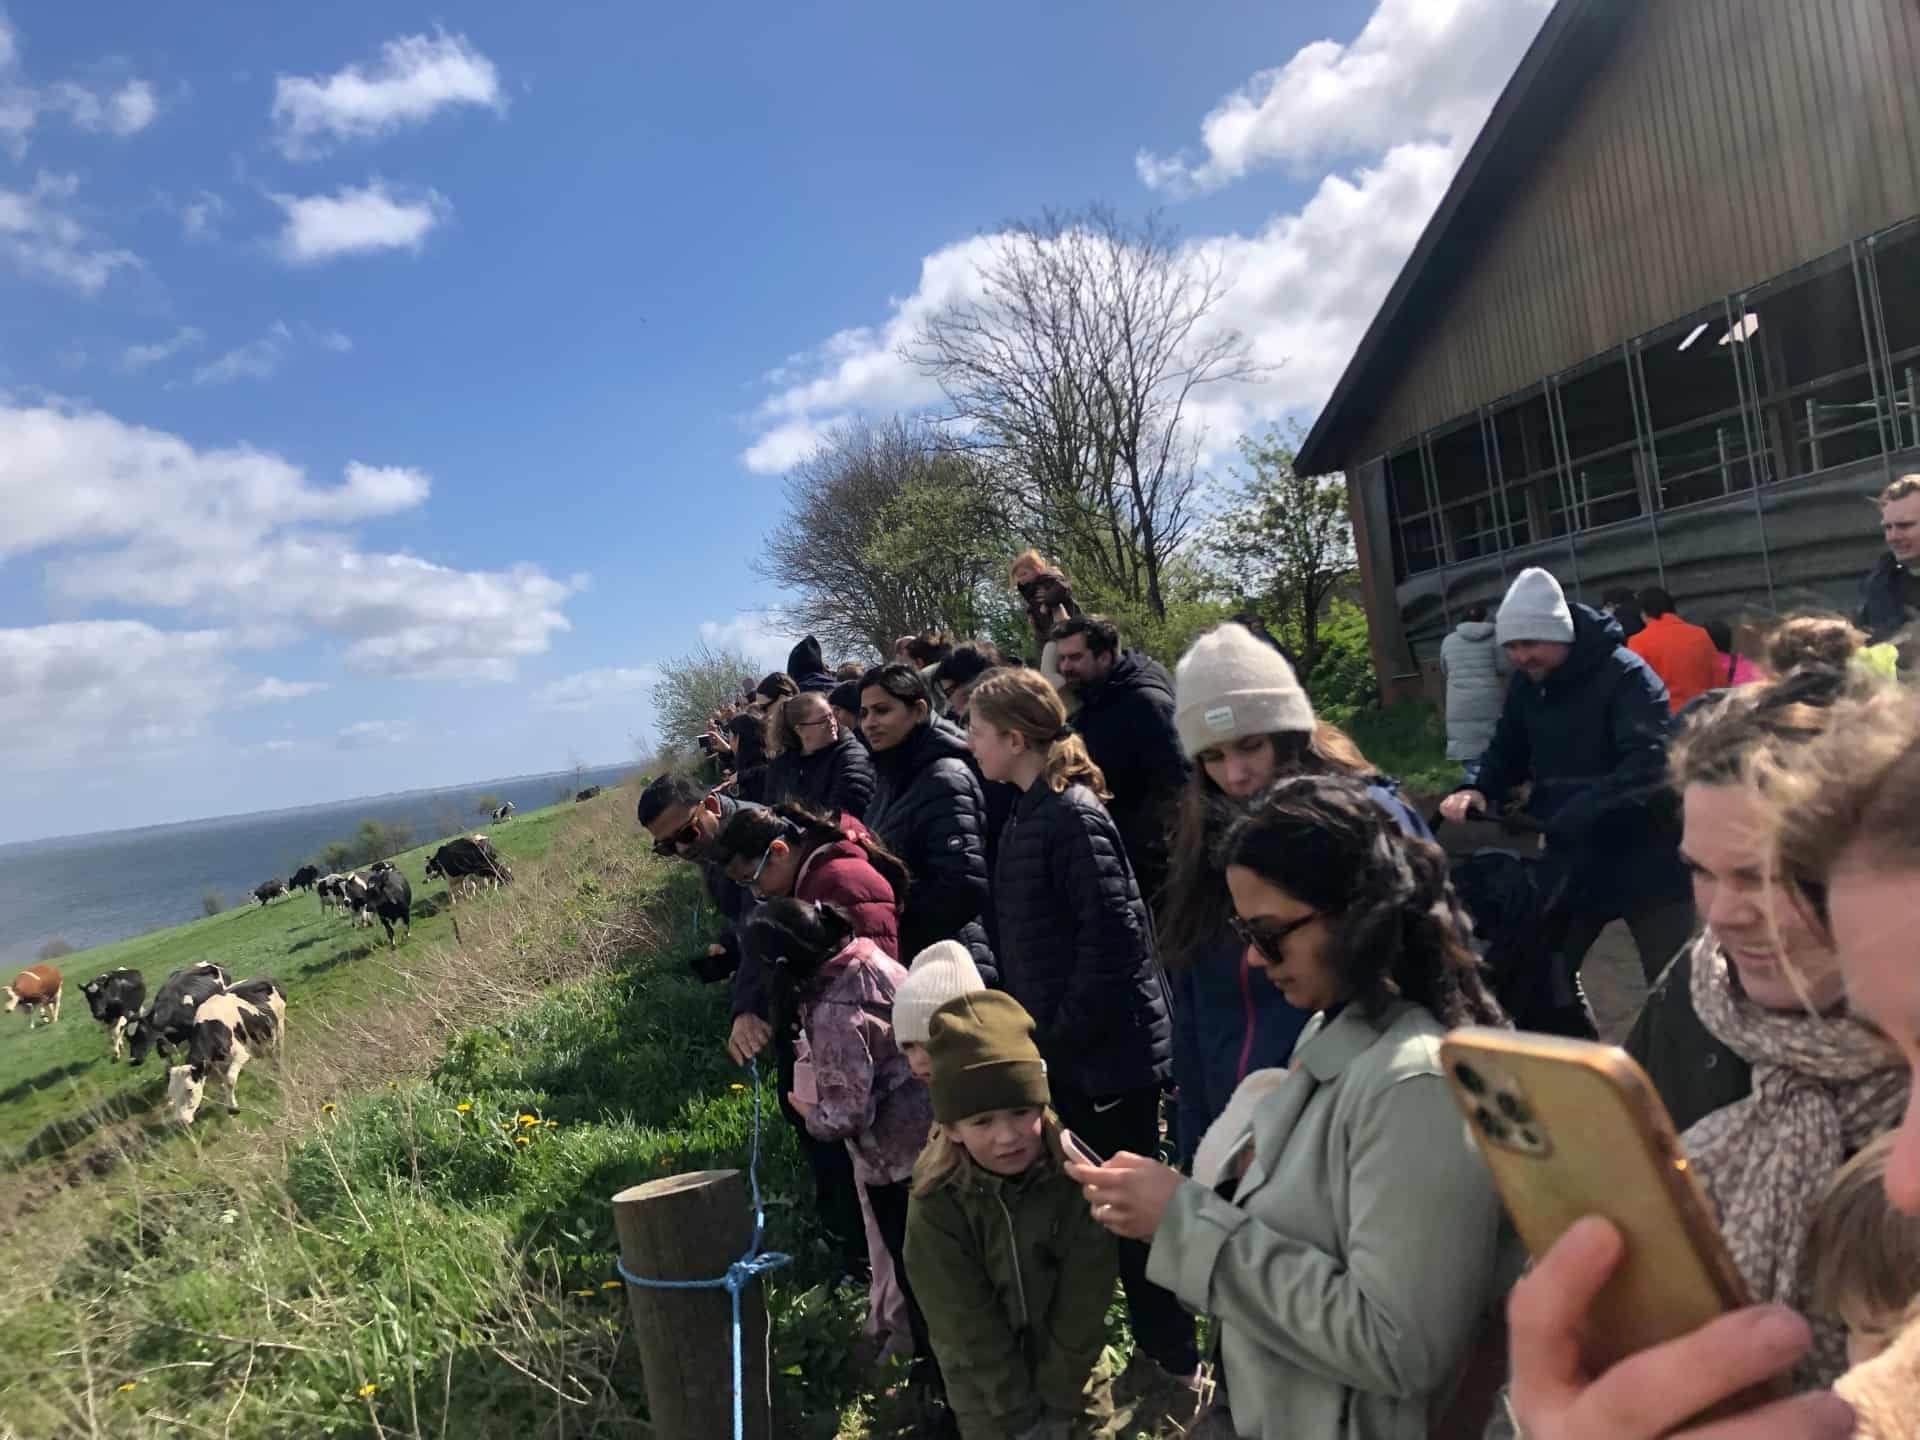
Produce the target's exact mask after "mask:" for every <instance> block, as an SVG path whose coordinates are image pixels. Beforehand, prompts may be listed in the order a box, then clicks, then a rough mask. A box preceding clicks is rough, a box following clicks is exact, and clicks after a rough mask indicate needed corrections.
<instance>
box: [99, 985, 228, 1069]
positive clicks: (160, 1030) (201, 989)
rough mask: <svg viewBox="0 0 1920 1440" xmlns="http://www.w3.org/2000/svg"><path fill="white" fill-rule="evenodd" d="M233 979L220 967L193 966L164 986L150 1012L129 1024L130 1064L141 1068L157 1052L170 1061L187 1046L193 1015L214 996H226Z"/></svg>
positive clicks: (128, 1048) (128, 1050)
mask: <svg viewBox="0 0 1920 1440" xmlns="http://www.w3.org/2000/svg"><path fill="white" fill-rule="evenodd" d="M232 983H233V977H232V976H231V975H229V974H228V973H227V972H226V971H225V970H223V969H222V968H221V967H220V966H218V965H212V964H204V965H189V966H188V967H187V968H186V969H184V970H176V971H174V972H173V974H171V975H169V976H168V977H167V978H166V979H165V980H163V981H162V982H161V983H160V988H159V989H158V990H156V991H155V992H154V995H153V1003H152V1004H151V1005H149V1006H148V1007H147V1009H146V1012H145V1013H144V1014H142V1015H139V1016H137V1017H136V1018H134V1019H132V1020H129V1021H128V1022H127V1026H126V1030H125V1032H124V1033H125V1035H126V1041H127V1063H128V1064H129V1065H138V1064H139V1063H140V1062H141V1061H143V1060H145V1059H146V1058H147V1051H149V1050H154V1049H157V1050H159V1052H160V1057H161V1058H162V1059H166V1058H167V1057H168V1056H170V1055H172V1054H173V1052H174V1051H175V1050H176V1049H178V1048H179V1047H180V1046H182V1045H184V1044H186V1043H187V1036H188V1035H189V1034H190V1033H191V1032H192V1030H193V1013H194V1011H195V1010H197V1009H198V1008H199V1007H200V1005H201V1004H202V1002H204V1001H206V1000H207V999H209V998H210V997H212V996H215V995H223V994H225V993H226V990H227V987H228V986H229V985H231V984H232Z"/></svg>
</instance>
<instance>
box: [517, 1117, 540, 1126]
mask: <svg viewBox="0 0 1920 1440" xmlns="http://www.w3.org/2000/svg"><path fill="white" fill-rule="evenodd" d="M520 1123H521V1124H522V1125H538V1124H539V1123H540V1117H539V1116H538V1115H522V1116H521V1117H520Z"/></svg>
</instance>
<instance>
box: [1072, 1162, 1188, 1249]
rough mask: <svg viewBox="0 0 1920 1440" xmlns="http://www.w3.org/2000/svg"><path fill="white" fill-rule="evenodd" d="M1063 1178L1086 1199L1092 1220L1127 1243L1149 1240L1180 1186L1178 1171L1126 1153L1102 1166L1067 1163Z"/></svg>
mask: <svg viewBox="0 0 1920 1440" xmlns="http://www.w3.org/2000/svg"><path fill="white" fill-rule="evenodd" d="M1067 1176H1068V1178H1069V1179H1071V1180H1073V1181H1074V1182H1075V1183H1076V1184H1078V1185H1079V1186H1080V1189H1081V1192H1082V1193H1083V1194H1085V1195H1086V1197H1087V1205H1088V1208H1090V1209H1091V1210H1092V1211H1093V1218H1094V1219H1096V1220H1098V1221H1099V1222H1100V1223H1101V1224H1102V1225H1104V1226H1106V1227H1107V1229H1109V1230H1111V1231H1112V1232H1113V1233H1114V1234H1116V1235H1119V1236H1121V1237H1123V1238H1125V1239H1128V1240H1151V1239H1152V1238H1153V1234H1154V1232H1155V1231H1156V1230H1158V1229H1159V1228H1160V1220H1161V1217H1162V1216H1164V1215H1165V1214H1166V1213H1167V1203H1168V1202H1169V1201H1170V1200H1172V1199H1173V1192H1174V1191H1176V1190H1178V1189H1179V1188H1180V1186H1181V1183H1182V1178H1181V1175H1180V1172H1179V1171H1178V1170H1173V1169H1169V1168H1168V1167H1167V1166H1165V1165H1162V1164H1161V1163H1160V1162H1159V1161H1158V1160H1149V1159H1147V1158H1146V1157H1145V1156H1144V1155H1135V1154H1132V1153H1131V1152H1129V1151H1126V1150H1122V1151H1121V1152H1120V1153H1119V1154H1118V1155H1115V1156H1114V1157H1113V1158H1112V1159H1111V1160H1109V1161H1107V1163H1106V1164H1104V1165H1079V1164H1072V1163H1069V1164H1068V1166H1067Z"/></svg>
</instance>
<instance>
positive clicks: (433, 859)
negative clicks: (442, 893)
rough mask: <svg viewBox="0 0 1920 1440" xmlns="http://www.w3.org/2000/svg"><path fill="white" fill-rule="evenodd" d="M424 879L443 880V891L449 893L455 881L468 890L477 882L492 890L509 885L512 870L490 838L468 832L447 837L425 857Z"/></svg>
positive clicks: (511, 879)
mask: <svg viewBox="0 0 1920 1440" xmlns="http://www.w3.org/2000/svg"><path fill="white" fill-rule="evenodd" d="M427 879H429V880H445V881H446V882H447V893H448V894H449V895H451V894H452V893H453V889H454V882H456V881H459V882H461V884H462V886H463V887H464V888H469V889H470V888H472V887H473V886H475V885H481V884H485V885H489V886H491V887H492V888H494V889H496V890H497V889H499V888H500V887H501V886H502V885H510V884H512V883H513V871H511V870H509V869H508V868H507V862H506V861H504V860H502V859H501V858H500V855H499V852H498V851H496V850H495V849H494V848H493V842H492V841H490V840H488V839H487V837H486V836H484V835H470V836H468V837H466V838H465V839H461V840H449V841H448V842H447V843H446V844H444V845H442V846H441V847H440V848H439V849H438V850H436V851H434V852H433V854H432V855H430V856H429V857H427Z"/></svg>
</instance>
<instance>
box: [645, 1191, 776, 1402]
mask: <svg viewBox="0 0 1920 1440" xmlns="http://www.w3.org/2000/svg"><path fill="white" fill-rule="evenodd" d="M613 1223H614V1228H615V1229H616V1230H617V1231H618V1232H619V1236H620V1259H621V1261H622V1262H623V1263H624V1264H625V1265H626V1267H627V1269H628V1270H629V1271H630V1272H632V1273H633V1274H635V1275H644V1276H646V1277H647V1278H648V1279H651V1280H715V1279H718V1278H719V1277H720V1276H722V1275H725V1274H726V1273H727V1267H728V1266H729V1265H731V1264H733V1262H734V1261H736V1260H738V1259H739V1258H740V1257H741V1256H742V1255H744V1254H746V1251H747V1245H748V1244H749V1243H750V1242H751V1241H752V1239H753V1212H752V1208H751V1206H750V1205H749V1203H748V1199H747V1184H746V1177H745V1176H743V1175H742V1174H741V1172H740V1171H738V1170H700V1171H695V1172H694V1173H693V1174H690V1175H673V1176H669V1177H668V1178H667V1179H664V1180H653V1181H649V1182H648V1183H647V1184H645V1185H635V1186H633V1187H632V1188H631V1189H628V1190H622V1191H621V1192H620V1193H619V1194H618V1195H616V1196H614V1197H613ZM627 1306H628V1309H629V1311H630V1313H631V1314H632V1316H633V1332H634V1337H635V1339H636V1340H637V1341H638V1342H639V1346H640V1365H641V1370H642V1372H643V1378H644V1380H645V1382H646V1387H647V1410H648V1412H649V1418H650V1420H651V1422H652V1425H653V1431H654V1433H655V1434H656V1435H659V1436H662V1437H663V1440H664V1437H668V1436H671V1437H672V1440H732V1437H733V1304H732V1301H731V1300H730V1299H729V1297H728V1295H727V1292H726V1291H725V1290H723V1289H719V1288H714V1289H703V1290H660V1289H656V1288H654V1287H652V1286H644V1285H632V1284H629V1285H628V1286H627ZM740 1332H741V1333H740V1383H741V1389H742V1391H743V1392H744V1394H743V1396H742V1407H743V1415H744V1418H745V1422H746V1423H745V1428H744V1431H743V1433H744V1434H745V1435H746V1437H747V1440H772V1436H773V1417H772V1414H771V1407H770V1405H769V1402H768V1391H767V1387H768V1377H767V1302H766V1294H765V1291H764V1290H763V1289H762V1287H761V1282H760V1278H759V1277H758V1276H755V1277H754V1279H753V1280H752V1281H751V1283H749V1284H748V1285H747V1287H746V1289H745V1290H743V1291H742V1292H741V1294H740Z"/></svg>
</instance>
